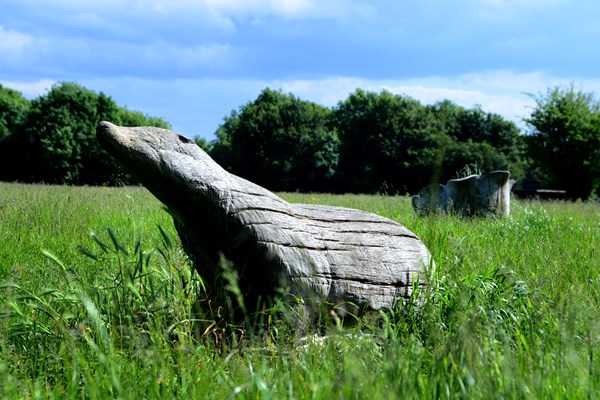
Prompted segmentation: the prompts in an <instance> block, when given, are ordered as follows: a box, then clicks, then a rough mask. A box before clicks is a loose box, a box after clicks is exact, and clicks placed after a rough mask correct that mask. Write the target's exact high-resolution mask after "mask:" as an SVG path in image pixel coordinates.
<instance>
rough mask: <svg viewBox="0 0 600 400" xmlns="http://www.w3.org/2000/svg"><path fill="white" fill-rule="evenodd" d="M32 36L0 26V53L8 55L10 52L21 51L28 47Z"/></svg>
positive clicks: (32, 39)
mask: <svg viewBox="0 0 600 400" xmlns="http://www.w3.org/2000/svg"><path fill="white" fill-rule="evenodd" d="M33 42H34V38H33V37H32V36H30V35H26V34H24V33H21V32H16V31H10V30H6V29H4V27H2V26H0V54H2V55H3V57H10V56H11V54H14V53H21V52H22V51H24V50H26V49H27V48H28V47H30V46H31V45H32V44H33Z"/></svg>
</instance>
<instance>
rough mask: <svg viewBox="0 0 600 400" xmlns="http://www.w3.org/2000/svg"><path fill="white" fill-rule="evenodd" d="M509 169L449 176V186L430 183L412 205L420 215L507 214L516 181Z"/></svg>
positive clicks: (414, 198)
mask: <svg viewBox="0 0 600 400" xmlns="http://www.w3.org/2000/svg"><path fill="white" fill-rule="evenodd" d="M509 178H510V173H509V172H508V171H493V172H490V173H489V174H485V175H481V176H480V175H471V176H467V177H466V178H460V179H450V180H449V181H448V182H447V183H446V186H444V185H440V184H431V185H428V186H425V187H424V188H423V189H421V191H420V192H419V195H418V196H414V197H413V199H412V204H413V207H414V209H415V210H416V211H417V212H418V213H421V214H427V213H430V212H435V211H445V212H455V213H458V214H461V215H463V216H487V217H489V216H508V214H509V213H510V189H511V188H512V186H513V184H514V183H515V181H513V180H512V179H509Z"/></svg>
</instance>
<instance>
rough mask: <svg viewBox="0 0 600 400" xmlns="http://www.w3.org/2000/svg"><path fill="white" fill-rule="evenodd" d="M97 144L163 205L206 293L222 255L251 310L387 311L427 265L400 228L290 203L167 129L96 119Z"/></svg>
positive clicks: (419, 247) (419, 280)
mask: <svg viewBox="0 0 600 400" xmlns="http://www.w3.org/2000/svg"><path fill="white" fill-rule="evenodd" d="M98 140H99V141H100V143H101V144H102V145H103V147H104V148H105V149H106V150H107V151H108V152H109V153H110V154H111V155H113V156H114V157H115V158H116V159H117V160H119V161H120V162H121V163H122V164H123V165H124V166H125V167H126V168H127V169H128V170H129V171H130V172H132V173H133V174H134V175H136V176H137V177H138V178H139V179H140V180H141V181H142V182H143V183H144V185H145V186H146V187H147V188H148V189H149V190H150V191H151V192H152V193H153V194H154V195H155V196H156V197H157V198H158V199H159V200H160V201H161V202H163V203H164V204H165V205H166V207H167V208H168V210H169V212H170V213H171V214H172V215H173V218H174V222H175V226H176V228H177V231H178V233H179V235H180V238H181V241H182V244H183V247H184V249H185V251H186V252H187V253H188V255H189V256H190V258H191V259H192V261H193V263H194V265H195V268H196V269H197V271H198V272H199V273H200V275H201V276H202V277H203V279H204V281H205V283H206V284H207V289H208V291H209V295H211V296H217V295H218V293H219V292H222V291H223V290H224V289H223V288H224V285H225V282H223V278H222V277H221V271H222V269H221V264H220V262H221V261H222V260H221V257H222V256H224V257H226V258H227V259H228V260H230V261H231V263H232V265H233V268H234V269H235V270H236V271H237V273H238V274H239V276H240V288H241V289H242V291H243V294H244V296H245V300H246V304H247V306H248V308H251V309H252V308H254V307H257V306H259V305H260V304H261V302H262V301H264V300H266V299H269V298H272V297H273V296H274V295H277V294H278V293H279V292H284V293H290V294H292V295H294V296H297V297H298V298H301V299H302V301H303V302H304V304H306V305H307V308H308V310H309V311H310V312H311V314H313V315H314V314H317V313H319V312H321V310H322V308H323V305H324V304H342V303H347V302H351V303H353V304H355V305H356V306H357V307H360V308H362V307H368V308H371V309H376V310H377V309H383V308H388V307H393V306H394V304H395V303H396V302H397V301H398V300H399V299H401V298H406V297H408V296H410V294H411V292H412V288H413V285H414V284H416V285H422V284H423V283H424V282H425V271H426V270H427V269H428V268H429V267H431V266H432V265H433V262H432V260H431V255H430V253H429V251H428V250H427V248H426V247H425V245H424V244H423V243H422V242H421V241H420V240H419V238H418V237H417V236H416V235H415V234H413V233H412V232H411V231H409V230H408V229H406V228H405V227H403V226H402V225H400V224H398V223H396V222H394V221H391V220H389V219H386V218H383V217H380V216H378V215H374V214H370V213H367V212H363V211H359V210H354V209H348V208H341V207H331V206H318V205H306V204H290V203H288V202H286V201H284V200H283V199H281V198H280V197H278V196H276V195H275V194H273V193H271V192H270V191H268V190H266V189H264V188H262V187H260V186H258V185H256V184H254V183H252V182H249V181H247V180H245V179H242V178H240V177H238V176H235V175H232V174H230V173H228V172H227V171H225V170H224V169H223V168H221V167H220V166H219V165H218V164H217V163H215V162H214V161H213V160H212V159H211V158H210V157H209V156H208V155H207V154H206V153H205V152H204V151H203V150H202V149H200V148H199V147H198V146H197V145H196V144H195V143H194V142H193V141H191V140H189V139H187V138H185V137H183V136H180V135H178V134H176V133H174V132H171V131H168V130H164V129H159V128H153V127H137V128H124V127H119V126H116V125H113V124H111V123H108V122H102V123H100V125H99V128H98Z"/></svg>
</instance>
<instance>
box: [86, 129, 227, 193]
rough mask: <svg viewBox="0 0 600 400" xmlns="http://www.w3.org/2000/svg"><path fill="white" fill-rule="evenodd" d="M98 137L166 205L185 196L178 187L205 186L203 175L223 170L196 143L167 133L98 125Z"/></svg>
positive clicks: (161, 130)
mask: <svg viewBox="0 0 600 400" xmlns="http://www.w3.org/2000/svg"><path fill="white" fill-rule="evenodd" d="M97 137H98V141H99V142H100V144H101V145H102V147H103V148H104V149H105V150H106V151H107V152H108V153H109V154H110V155H112V156H113V157H115V158H116V159H117V161H119V162H120V163H121V164H122V165H123V166H124V167H125V168H126V169H127V170H128V171H129V172H130V173H132V174H133V175H134V176H135V177H136V178H138V179H139V180H140V181H141V182H142V183H143V184H144V185H145V186H146V187H147V188H148V189H149V190H150V191H151V192H152V193H153V194H154V195H155V196H156V197H158V198H159V200H161V201H162V202H163V203H165V204H167V205H169V204H168V203H169V202H170V201H173V197H174V195H176V194H178V193H179V194H182V193H181V188H178V184H181V185H186V186H188V185H189V183H190V182H191V181H197V182H206V181H209V180H207V179H205V177H203V176H201V174H202V173H203V171H207V173H211V172H209V171H212V173H214V171H221V170H222V169H221V168H220V167H219V166H218V165H217V164H216V163H215V162H214V161H213V160H212V159H211V158H210V157H209V156H208V154H206V153H205V152H204V151H203V150H202V149H201V148H200V147H198V145H196V143H195V142H194V141H193V140H190V139H188V138H186V137H184V136H181V135H179V134H177V133H175V132H172V131H169V130H167V129H161V128H155V127H147V126H146V127H121V126H117V125H114V124H112V123H110V122H105V121H104V122H100V124H99V125H98V129H97ZM223 172H225V171H224V170H223Z"/></svg>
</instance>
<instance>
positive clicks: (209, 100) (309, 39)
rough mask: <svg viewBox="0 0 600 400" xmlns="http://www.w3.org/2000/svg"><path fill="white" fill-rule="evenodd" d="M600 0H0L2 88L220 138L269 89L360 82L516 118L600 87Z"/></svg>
mask: <svg viewBox="0 0 600 400" xmlns="http://www.w3.org/2000/svg"><path fill="white" fill-rule="evenodd" d="M599 16H600V2H598V1H597V0H581V1H577V2H575V1H566V0H419V1H415V0H411V1H408V0H370V1H355V0H2V7H1V12H0V84H2V85H4V86H6V87H11V88H14V89H17V90H19V91H21V92H22V93H23V94H24V95H25V96H26V97H28V98H34V97H36V96H38V95H40V94H43V93H44V92H45V91H47V90H48V89H49V88H50V87H51V86H52V84H53V83H55V82H59V81H74V82H78V83H80V84H82V85H83V86H85V87H87V88H89V89H92V90H94V91H97V92H100V91H102V92H104V93H106V94H107V95H110V96H111V97H112V98H113V99H114V100H115V101H116V102H117V103H118V104H119V105H121V106H127V107H128V108H129V109H132V110H139V111H142V112H144V113H147V114H149V115H153V116H161V117H164V118H165V119H166V120H167V121H169V122H171V124H172V125H173V129H174V130H175V131H177V132H180V133H182V134H185V135H187V136H190V137H192V136H195V135H200V136H203V137H206V138H207V139H212V138H213V137H214V131H215V130H216V128H217V126H218V125H219V124H220V123H221V122H222V120H223V117H224V116H226V115H229V114H230V112H231V111H232V110H234V109H238V108H239V107H240V106H241V105H243V104H245V103H247V102H248V101H252V100H254V99H255V98H256V97H257V96H258V94H259V93H260V91H261V90H262V89H264V88H265V87H270V88H272V89H282V90H283V91H284V92H291V93H293V94H294V95H296V96H298V97H300V98H302V99H305V100H310V101H314V102H317V103H319V104H322V105H325V106H334V105H336V104H337V102H338V101H340V100H343V99H345V98H346V97H347V96H348V94H349V93H351V92H353V91H354V90H356V88H363V89H365V90H372V91H376V92H379V91H381V90H382V89H386V90H389V91H391V92H393V93H399V94H403V95H408V96H411V97H413V98H415V99H418V100H420V101H421V102H423V103H424V104H429V103H434V102H436V101H439V100H442V99H450V100H452V101H454V102H456V103H458V104H460V105H462V106H464V107H467V108H471V107H473V106H475V105H481V107H482V108H483V109H484V110H485V111H490V112H495V113H499V114H501V115H503V116H504V117H506V118H507V119H510V120H513V121H515V122H519V121H520V120H521V118H522V117H524V116H527V115H528V113H529V112H530V110H531V107H532V105H533V104H534V103H533V101H532V99H531V98H530V97H528V96H527V94H526V93H533V94H539V93H545V92H546V90H547V88H549V87H554V86H557V85H569V84H574V85H575V86H576V88H578V89H581V90H583V91H586V92H597V91H599V90H600V70H599V67H598V66H599V65H600V62H599V61H600V60H599V58H600V51H598V50H599V49H598V47H599V46H600V18H599Z"/></svg>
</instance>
